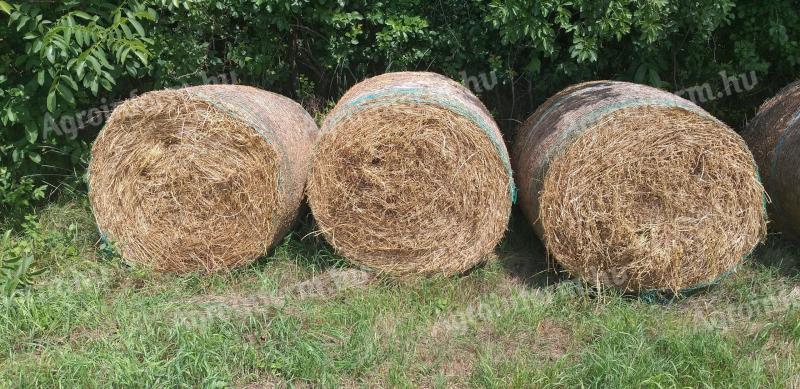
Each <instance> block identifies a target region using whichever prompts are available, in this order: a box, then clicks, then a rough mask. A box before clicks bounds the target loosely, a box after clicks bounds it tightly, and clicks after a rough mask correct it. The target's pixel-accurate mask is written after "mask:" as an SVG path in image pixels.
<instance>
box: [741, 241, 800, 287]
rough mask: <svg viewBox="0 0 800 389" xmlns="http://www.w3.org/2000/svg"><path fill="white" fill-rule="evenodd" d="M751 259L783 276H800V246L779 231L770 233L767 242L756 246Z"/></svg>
mask: <svg viewBox="0 0 800 389" xmlns="http://www.w3.org/2000/svg"><path fill="white" fill-rule="evenodd" d="M750 260H751V261H753V262H755V263H759V264H762V265H764V266H767V267H770V268H773V269H775V270H776V271H777V272H778V274H781V275H783V276H787V277H797V276H800V246H799V245H798V244H797V242H794V241H792V240H790V239H789V238H787V237H784V236H783V235H782V234H779V233H770V234H769V236H768V237H767V242H766V243H764V244H762V245H760V246H758V248H756V250H755V251H754V252H753V255H752V256H751V257H750Z"/></svg>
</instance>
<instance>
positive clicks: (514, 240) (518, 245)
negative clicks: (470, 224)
mask: <svg viewBox="0 0 800 389" xmlns="http://www.w3.org/2000/svg"><path fill="white" fill-rule="evenodd" d="M497 254H498V256H499V257H500V263H501V265H502V266H503V269H505V271H506V272H507V273H508V274H509V276H510V277H511V278H513V279H515V280H517V281H519V282H521V283H523V284H525V285H526V286H528V287H530V288H543V287H546V286H548V285H553V284H556V283H559V282H561V281H563V280H565V279H567V277H566V275H563V274H560V273H559V272H557V270H556V268H555V266H556V265H554V264H553V263H552V259H548V258H547V251H546V250H545V248H544V245H543V244H542V242H541V241H540V240H539V238H538V237H537V236H536V233H535V232H534V231H533V227H532V226H531V224H530V223H528V220H527V218H525V215H523V214H522V212H521V211H520V210H519V208H518V207H514V209H513V211H512V213H511V221H510V223H509V230H508V233H507V234H506V237H505V239H504V240H503V242H501V243H500V247H499V248H498V250H497Z"/></svg>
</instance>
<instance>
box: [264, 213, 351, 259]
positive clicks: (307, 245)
mask: <svg viewBox="0 0 800 389" xmlns="http://www.w3.org/2000/svg"><path fill="white" fill-rule="evenodd" d="M300 215H301V216H300V218H299V220H300V221H299V222H298V223H297V225H296V226H294V228H293V229H292V230H291V231H290V232H289V233H288V234H287V235H286V236H285V237H284V238H283V240H281V241H280V243H278V244H277V245H276V246H275V247H274V248H272V249H271V250H270V252H269V253H268V254H267V255H266V256H264V257H261V258H260V259H259V260H258V261H257V262H256V263H255V264H254V265H253V267H254V268H255V269H257V270H263V268H264V267H265V266H267V265H268V264H269V263H271V262H273V261H291V262H294V263H296V264H297V265H298V266H301V267H304V268H307V269H309V270H313V271H316V272H322V271H325V270H328V269H330V268H341V267H345V266H347V262H346V261H345V259H344V258H342V257H341V256H339V255H337V254H336V253H335V252H334V250H333V248H332V247H331V246H330V245H329V244H328V243H327V242H326V241H325V239H324V238H323V237H322V235H319V234H318V233H317V231H318V229H317V225H316V223H315V222H314V218H313V217H312V216H311V212H310V211H309V210H308V207H307V206H305V205H304V206H303V209H302V210H301V213H300Z"/></svg>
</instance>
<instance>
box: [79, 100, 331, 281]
mask: <svg viewBox="0 0 800 389" xmlns="http://www.w3.org/2000/svg"><path fill="white" fill-rule="evenodd" d="M317 132H318V129H317V127H316V124H315V123H314V121H313V119H311V117H310V116H309V115H308V114H307V113H306V112H305V111H304V110H303V108H302V107H300V105H298V104H296V103H295V102H293V101H291V100H289V99H287V98H285V97H283V96H280V95H276V94H273V93H270V92H266V91H262V90H258V89H256V88H252V87H246V86H232V85H211V86H200V87H190V88H184V89H179V90H164V91H158V92H150V93H147V94H144V95H142V96H140V97H137V98H134V99H131V100H128V101H126V102H124V103H123V104H122V105H120V106H119V107H117V108H116V109H115V110H114V112H113V114H112V115H111V118H110V119H109V121H108V124H107V125H106V126H105V128H104V129H103V131H102V132H101V133H100V135H99V136H98V138H97V140H96V141H95V144H94V146H93V148H92V160H91V163H90V166H89V183H90V193H89V197H90V200H91V203H92V208H93V212H94V215H95V218H96V221H97V224H98V227H99V229H100V230H101V232H102V233H103V234H104V235H106V236H107V238H109V239H110V240H111V241H113V242H114V243H115V244H116V246H117V249H118V250H119V251H120V252H121V254H122V256H123V257H124V258H125V259H126V260H127V261H130V262H135V263H139V264H142V265H145V266H148V267H151V268H153V269H155V270H158V271H171V272H189V271H196V270H202V271H208V272H212V271H216V270H221V269H230V268H232V267H236V266H240V265H245V264H248V263H251V262H252V261H254V260H255V259H256V258H258V257H259V256H261V255H263V254H265V253H266V251H267V250H268V248H269V247H271V246H272V244H273V243H275V242H276V241H278V240H279V239H280V238H281V237H282V236H283V235H284V234H285V233H286V232H287V230H288V229H289V228H290V227H291V225H292V224H293V222H294V220H295V218H296V215H297V212H298V210H299V207H300V203H301V201H302V197H303V189H304V186H305V181H306V175H307V171H308V164H309V161H310V155H311V150H312V146H313V141H314V139H315V137H316V134H317Z"/></svg>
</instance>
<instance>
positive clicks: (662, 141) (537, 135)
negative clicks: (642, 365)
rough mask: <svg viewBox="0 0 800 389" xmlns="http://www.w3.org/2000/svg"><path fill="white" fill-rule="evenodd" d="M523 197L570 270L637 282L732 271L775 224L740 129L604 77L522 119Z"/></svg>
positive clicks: (695, 279) (679, 283) (683, 284)
mask: <svg viewBox="0 0 800 389" xmlns="http://www.w3.org/2000/svg"><path fill="white" fill-rule="evenodd" d="M513 156H514V167H515V171H516V172H517V184H518V186H519V190H520V204H521V206H522V208H523V210H524V212H525V213H526V215H527V217H528V218H529V220H530V221H531V222H533V223H534V224H535V230H536V232H537V234H538V235H539V236H540V237H541V238H542V240H544V242H545V244H546V246H547V248H548V250H549V252H550V254H551V255H552V256H553V257H554V258H555V259H556V261H557V262H558V263H560V265H561V266H562V267H563V268H564V269H565V270H566V271H567V272H569V273H570V274H573V275H576V276H579V277H580V278H582V279H583V280H585V281H586V282H589V283H592V284H607V285H612V286H617V287H620V288H622V289H625V290H629V291H644V290H653V289H659V290H663V289H667V290H672V291H678V290H681V289H685V288H689V287H693V286H697V285H700V284H704V283H707V282H711V281H713V280H715V279H717V278H718V277H720V276H721V275H723V274H725V273H726V272H729V271H731V270H732V269H733V268H734V267H735V266H736V265H737V264H738V263H739V262H740V261H741V260H742V259H743V257H745V256H746V255H747V254H749V253H750V251H751V250H752V249H753V247H754V246H755V245H756V244H757V243H758V242H759V241H760V240H761V239H762V237H763V236H764V233H765V229H766V221H765V215H764V212H765V211H764V205H763V201H764V197H763V188H762V186H761V184H760V182H759V179H758V174H757V171H756V169H755V166H754V161H753V157H752V155H751V154H750V152H749V151H748V150H747V147H746V145H745V144H744V142H743V140H742V139H741V138H740V137H739V135H737V134H736V133H735V132H734V131H733V130H731V129H730V128H728V127H727V126H725V125H724V124H723V123H721V122H720V121H718V120H716V119H714V118H713V117H712V116H711V115H709V114H708V113H706V112H705V111H703V110H702V109H701V108H699V107H697V106H696V105H694V104H692V103H691V102H689V101H687V100H684V99H682V98H680V97H677V96H674V95H672V94H669V93H666V92H663V91H660V90H657V89H654V88H650V87H646V86H642V85H637V84H631V83H622V82H609V81H598V82H591V83H585V84H580V85H576V86H573V87H570V88H567V89H565V90H564V91H562V92H560V93H559V94H557V95H556V96H554V97H553V98H551V99H550V100H548V101H547V102H546V103H545V104H544V105H543V106H542V107H540V108H539V109H538V110H537V111H536V113H534V114H533V115H532V116H531V117H530V118H529V119H528V120H527V121H526V122H525V123H524V124H523V125H522V126H521V127H520V130H519V133H518V135H517V139H516V144H515V147H514V151H513Z"/></svg>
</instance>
